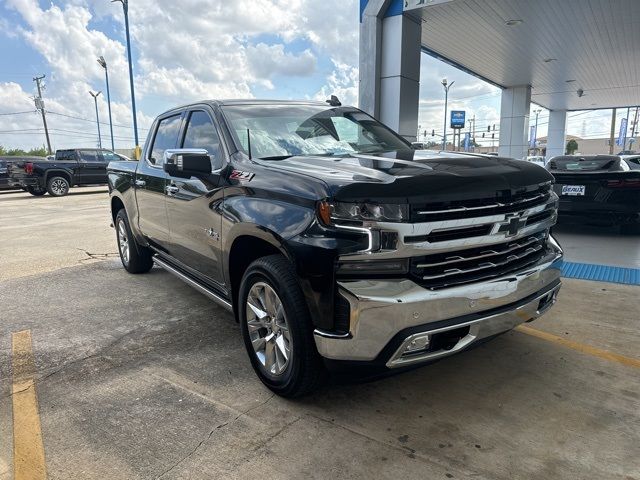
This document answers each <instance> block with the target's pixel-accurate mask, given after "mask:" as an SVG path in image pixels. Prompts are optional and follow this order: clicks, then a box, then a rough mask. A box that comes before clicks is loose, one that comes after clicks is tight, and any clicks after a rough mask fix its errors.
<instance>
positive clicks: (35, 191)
mask: <svg viewBox="0 0 640 480" xmlns="http://www.w3.org/2000/svg"><path fill="white" fill-rule="evenodd" d="M27 192H29V193H30V194H31V195H33V196H34V197H41V196H42V195H44V194H45V193H47V191H46V190H45V189H44V188H42V187H31V186H29V187H27Z"/></svg>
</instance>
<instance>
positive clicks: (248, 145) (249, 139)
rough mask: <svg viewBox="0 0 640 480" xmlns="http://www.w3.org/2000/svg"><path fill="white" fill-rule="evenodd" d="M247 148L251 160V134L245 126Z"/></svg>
mask: <svg viewBox="0 0 640 480" xmlns="http://www.w3.org/2000/svg"><path fill="white" fill-rule="evenodd" d="M247 150H249V160H251V135H250V134H249V129H248V128H247Z"/></svg>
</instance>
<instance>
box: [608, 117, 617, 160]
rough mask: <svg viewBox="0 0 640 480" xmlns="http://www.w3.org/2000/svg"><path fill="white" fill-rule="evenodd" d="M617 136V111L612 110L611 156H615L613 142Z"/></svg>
mask: <svg viewBox="0 0 640 480" xmlns="http://www.w3.org/2000/svg"><path fill="white" fill-rule="evenodd" d="M615 136H616V109H615V108H614V109H613V110H611V135H609V155H613V142H614V140H613V139H614V137H615Z"/></svg>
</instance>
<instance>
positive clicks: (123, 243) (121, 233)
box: [118, 220, 129, 265]
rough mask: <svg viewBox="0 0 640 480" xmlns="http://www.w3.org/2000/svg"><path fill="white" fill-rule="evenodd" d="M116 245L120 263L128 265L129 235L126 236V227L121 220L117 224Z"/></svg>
mask: <svg viewBox="0 0 640 480" xmlns="http://www.w3.org/2000/svg"><path fill="white" fill-rule="evenodd" d="M118 245H119V246H120V255H121V256H122V261H123V262H124V264H125V265H129V235H127V226H126V225H125V224H124V222H123V221H122V220H120V221H119V222H118Z"/></svg>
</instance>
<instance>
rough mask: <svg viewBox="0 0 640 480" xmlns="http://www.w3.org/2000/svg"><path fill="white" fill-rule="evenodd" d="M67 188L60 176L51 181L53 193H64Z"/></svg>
mask: <svg viewBox="0 0 640 480" xmlns="http://www.w3.org/2000/svg"><path fill="white" fill-rule="evenodd" d="M67 190H68V187H67V182H65V181H64V180H62V179H61V178H56V179H55V180H54V181H53V182H51V191H52V192H53V193H54V194H56V195H65V194H66V193H67Z"/></svg>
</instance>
